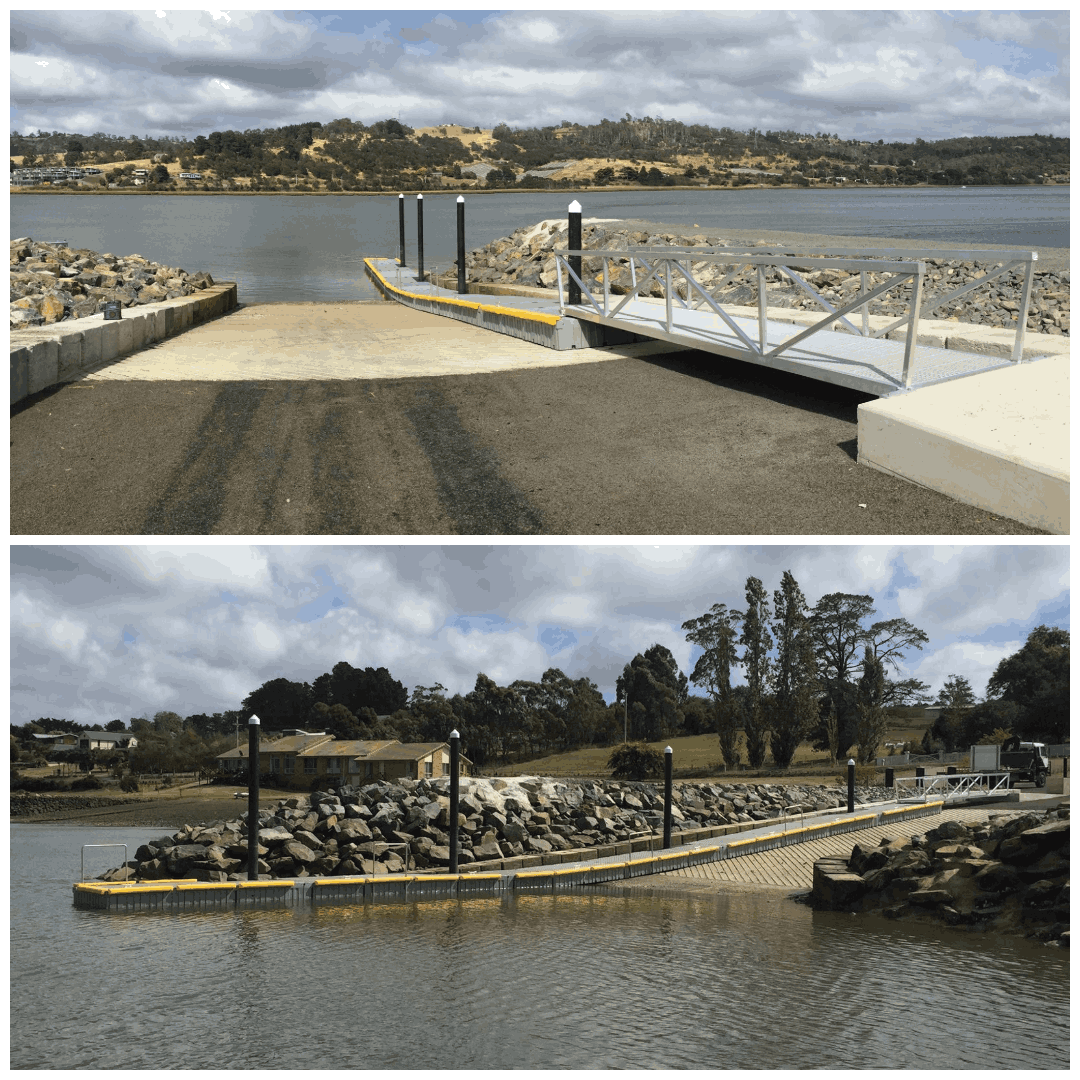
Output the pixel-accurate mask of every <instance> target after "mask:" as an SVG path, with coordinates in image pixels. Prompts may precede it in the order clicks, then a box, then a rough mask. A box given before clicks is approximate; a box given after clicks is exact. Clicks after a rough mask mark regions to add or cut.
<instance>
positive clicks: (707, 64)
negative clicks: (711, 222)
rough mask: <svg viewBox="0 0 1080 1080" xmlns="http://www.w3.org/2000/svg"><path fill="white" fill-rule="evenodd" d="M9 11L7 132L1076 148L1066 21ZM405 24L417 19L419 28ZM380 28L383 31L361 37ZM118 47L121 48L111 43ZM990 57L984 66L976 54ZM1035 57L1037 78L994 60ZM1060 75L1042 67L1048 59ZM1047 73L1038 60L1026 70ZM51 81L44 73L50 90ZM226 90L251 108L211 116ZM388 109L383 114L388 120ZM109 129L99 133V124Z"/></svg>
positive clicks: (227, 105) (219, 110)
mask: <svg viewBox="0 0 1080 1080" xmlns="http://www.w3.org/2000/svg"><path fill="white" fill-rule="evenodd" d="M109 16H110V17H109V18H108V19H102V18H101V15H100V13H98V12H84V11H79V10H71V11H66V12H65V13H64V19H63V22H62V25H59V26H58V25H57V20H56V19H55V17H54V14H53V13H52V12H46V11H18V12H13V13H12V20H11V23H12V42H13V46H12V65H11V66H12V72H13V77H12V86H11V99H12V107H13V114H12V123H13V126H14V127H16V128H18V129H19V130H22V129H23V128H26V127H30V126H38V127H44V128H46V129H48V130H53V129H55V130H75V127H74V125H73V124H71V123H70V122H69V118H70V117H71V116H72V115H73V114H74V113H75V111H78V113H79V115H80V116H85V115H89V116H91V117H94V118H96V119H95V121H94V123H93V124H91V125H86V126H87V127H88V130H108V131H114V130H115V131H117V132H127V131H129V130H136V131H143V130H149V128H148V127H147V125H148V124H149V123H151V117H152V110H151V108H150V106H151V104H152V103H153V102H155V101H167V102H168V103H169V104H170V105H171V106H172V111H171V116H170V117H169V118H168V119H161V118H157V119H154V120H153V123H154V124H155V126H156V127H155V132H154V133H155V134H172V133H185V134H190V135H193V134H196V133H198V132H200V131H201V132H203V133H205V132H207V131H209V130H211V129H213V128H218V129H221V128H226V127H234V128H238V129H244V128H248V127H268V126H278V125H281V124H286V123H296V122H299V121H301V120H303V119H311V118H313V117H317V118H319V119H322V120H323V121H324V122H326V121H328V120H330V119H334V118H335V117H338V116H342V115H350V116H352V117H353V118H354V119H357V120H361V121H363V122H365V123H371V122H372V121H374V120H377V119H382V118H383V117H384V116H385V115H389V114H390V113H391V112H396V111H399V110H400V113H401V116H402V119H404V120H405V121H406V122H407V123H410V124H412V125H413V126H422V125H427V124H435V123H440V122H442V123H445V122H450V121H455V122H461V123H477V124H481V125H485V126H490V125H493V124H495V123H497V122H500V121H505V122H507V123H510V124H512V125H515V126H543V125H547V124H557V123H559V121H560V120H562V119H563V118H570V119H575V120H578V121H581V122H598V121H599V120H600V119H601V118H603V117H607V118H616V117H620V116H622V115H623V114H624V113H626V112H630V113H631V114H633V115H635V116H644V115H650V116H663V117H675V118H678V119H682V120H684V121H686V122H700V123H709V124H712V125H713V126H716V127H720V126H724V125H727V126H731V127H736V128H744V129H745V128H746V127H749V126H756V127H758V128H760V129H761V130H765V129H768V128H772V129H774V130H786V129H794V130H797V131H817V130H822V129H826V130H829V131H839V132H840V133H841V134H842V135H843V136H844V137H855V136H860V135H862V134H863V133H864V132H865V131H866V130H868V129H869V130H873V131H875V132H877V133H878V135H879V137H883V138H885V139H886V140H887V141H890V140H892V139H906V140H910V139H913V138H914V137H915V136H921V137H923V138H945V137H950V136H953V135H957V134H965V133H966V134H984V133H986V134H995V133H997V134H1013V133H1014V132H1015V131H1016V129H1017V127H1018V126H1019V127H1020V128H1021V129H1022V130H1025V131H1030V130H1032V125H1033V124H1037V125H1038V126H1037V128H1036V130H1039V131H1043V130H1046V131H1053V132H1054V133H1055V134H1062V135H1064V134H1067V132H1068V124H1069V90H1068V51H1067V50H1068V32H1069V16H1068V13H1067V12H1065V11H1059V12H1049V13H1042V14H1040V13H1033V12H1021V11H1012V12H962V13H955V14H946V13H941V12H929V11H914V12H903V11H844V12H843V13H842V14H840V15H838V13H836V12H831V11H803V10H788V11H784V10H766V11H749V12H728V11H722V10H697V11H684V10H676V11H652V10H650V11H643V10H633V9H631V10H621V11H614V10H613V11H607V10H591V9H587V10H583V11H545V12H538V11H528V10H522V11H514V10H510V11H501V12H498V13H495V14H493V15H491V16H490V17H488V18H486V19H484V20H483V21H472V22H470V21H469V17H468V16H466V15H464V14H462V13H460V12H454V11H450V12H447V13H443V14H440V15H439V16H437V17H436V18H435V19H433V20H431V21H429V22H422V21H421V19H422V16H420V17H417V16H416V14H415V13H411V12H409V11H401V12H394V13H393V14H392V16H387V15H386V14H384V13H370V14H369V15H368V16H366V17H365V16H364V14H363V12H357V11H342V12H340V13H337V14H336V15H329V16H324V17H322V18H321V19H318V20H317V19H316V18H314V17H312V16H311V15H310V14H307V13H303V12H296V13H288V14H278V13H273V12H265V11H245V12H224V11H216V10H215V11H199V10H192V11H169V12H164V11H161V10H154V11H151V10H146V11H131V12H122V11H121V12H110V13H109ZM410 16H413V17H411V18H410ZM368 18H369V19H370V20H371V22H370V24H368V23H367V21H366V20H367V19H368ZM118 41H122V42H123V43H124V44H123V48H122V49H121V48H120V47H118V45H117V42H118ZM984 41H989V42H991V43H995V44H996V47H997V52H996V53H995V54H994V57H995V58H996V59H994V60H991V59H983V58H980V59H972V58H971V57H970V56H968V55H965V52H964V51H963V50H964V49H965V48H967V47H968V46H969V45H970V43H971V42H984ZM1029 50H1040V53H1039V62H1038V63H1037V64H1035V66H1034V67H1031V65H1028V67H1029V68H1031V70H1030V71H1029V70H1028V68H1025V67H1024V65H1023V64H1018V63H1015V62H1010V63H1008V64H1007V65H1006V66H1007V68H1008V70H1006V69H1005V68H1003V67H1002V66H1001V57H1004V56H1009V57H1014V58H1016V57H1019V58H1023V57H1025V56H1027V55H1028V51H1029ZM1042 53H1045V54H1046V56H1050V57H1052V58H1053V59H1052V60H1047V59H1046V56H1043V55H1042ZM1033 55H1034V54H1033ZM46 56H47V57H48V58H49V59H52V58H54V57H55V58H56V59H57V60H58V61H59V62H61V63H62V64H64V65H65V67H64V70H65V73H66V74H67V73H77V72H79V71H80V66H81V67H82V68H86V67H89V68H94V69H100V70H101V71H103V73H104V74H105V80H104V81H105V82H106V84H111V87H112V90H111V91H110V90H108V89H103V88H101V86H100V84H99V82H98V81H97V80H93V81H87V82H86V83H85V84H84V80H83V78H79V77H76V78H69V79H66V80H65V82H64V87H65V88H66V89H67V91H68V92H66V93H61V94H60V95H58V97H57V99H55V100H54V99H52V98H49V99H48V100H46V99H45V98H43V96H42V95H41V94H40V93H38V92H35V84H34V83H33V81H32V80H29V79H28V78H27V77H26V76H25V75H23V74H20V71H21V68H20V63H21V61H22V60H24V59H26V60H29V61H30V62H31V63H32V64H43V63H46V62H48V61H47V59H46ZM39 74H40V72H39ZM208 78H217V79H219V80H223V81H224V82H225V83H226V84H227V85H228V87H229V89H230V90H233V91H237V92H239V93H240V94H241V96H239V97H237V98H236V99H232V98H230V99H228V101H227V102H221V101H218V102H217V103H215V104H212V106H211V107H212V108H213V109H214V110H215V111H213V112H211V113H210V114H209V116H208V114H207V105H206V102H204V101H202V100H201V98H200V87H201V86H202V84H203V82H204V81H205V80H206V79H208ZM388 102H392V103H393V105H392V106H389V105H388V104H387V103H388ZM95 125H96V126H95Z"/></svg>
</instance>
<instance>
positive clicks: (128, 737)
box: [78, 731, 139, 750]
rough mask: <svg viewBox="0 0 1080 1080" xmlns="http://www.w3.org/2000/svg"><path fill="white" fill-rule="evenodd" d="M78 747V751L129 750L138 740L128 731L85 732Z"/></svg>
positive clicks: (80, 737)
mask: <svg viewBox="0 0 1080 1080" xmlns="http://www.w3.org/2000/svg"><path fill="white" fill-rule="evenodd" d="M78 745H79V749H80V750H129V749H131V748H132V747H133V746H138V745H139V740H138V739H137V738H136V737H135V736H134V735H132V734H131V732H130V731H87V732H86V733H85V734H83V735H80V736H79V743H78Z"/></svg>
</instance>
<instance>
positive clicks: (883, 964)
mask: <svg viewBox="0 0 1080 1080" xmlns="http://www.w3.org/2000/svg"><path fill="white" fill-rule="evenodd" d="M161 834H162V830H146V829H117V828H113V829H103V828H90V827H81V828H80V827H72V826H60V825H57V826H52V825H14V826H11V962H10V970H11V1010H10V1014H11V1015H10V1023H11V1065H12V1067H13V1068H17V1069H104V1068H109V1069H122V1068H129V1069H164V1068H186V1069H210V1068H217V1069H230V1068H236V1069H239V1068H245V1069H248V1068H266V1069H274V1068H277V1069H315V1068H335V1067H337V1068H387V1069H391V1068H393V1069H406V1068H408V1069H424V1068H444V1069H445V1068H454V1069H466V1068H468V1069H507V1070H508V1069H515V1068H528V1069H545V1068H550V1069H562V1068H567V1069H569V1068H574V1069H586V1068H587V1069H601V1068H693V1069H704V1068H726V1069H731V1068H742V1069H802V1068H837V1069H840V1068H879V1069H891V1068H924V1069H946V1068H948V1069H962V1068H980V1069H987V1068H993V1069H1003V1068H1005V1069H1019V1068H1032V1069H1063V1068H1067V1067H1068V1063H1069V964H1068V957H1067V955H1066V954H1063V953H1062V952H1059V951H1058V950H1055V949H1049V948H1045V947H1042V946H1038V945H1035V944H1034V943H1032V942H1028V941H1024V940H1022V939H1021V940H1014V939H994V938H988V937H979V936H974V935H968V934H964V933H961V932H959V931H952V930H946V929H939V928H935V927H924V926H913V925H906V924H905V925H898V924H894V923H890V922H888V921H886V920H883V919H877V918H872V917H865V916H862V917H854V916H850V915H839V914H833V913H823V912H813V911H811V910H810V909H809V908H807V907H805V906H803V905H801V904H797V903H795V902H793V901H791V900H789V899H787V897H786V896H784V895H783V894H782V893H776V892H771V891H770V892H760V891H738V892H727V893H716V894H708V895H703V894H700V893H695V894H692V895H691V894H688V895H681V894H678V893H674V892H670V891H664V890H661V891H660V892H657V893H654V894H653V895H640V894H638V895H631V894H629V893H622V892H620V891H619V890H616V889H610V890H608V891H604V892H601V891H596V892H589V893H584V894H581V895H567V896H557V897H539V896H522V897H517V898H514V899H507V900H494V899H493V900H470V901H464V902H460V903H459V902H456V901H446V902H431V903H425V904H415V905H403V906H390V905H387V906H376V907H372V906H367V907H365V906H363V905H333V906H330V905H327V906H324V907H294V908H288V909H281V910H258V911H240V912H233V913H229V912H208V913H205V914H200V913H184V914H177V915H167V914H166V915H163V914H154V913H139V914H132V915H113V914H109V913H106V912H94V911H77V910H75V908H74V907H73V906H72V903H71V885H72V883H73V882H75V881H77V880H78V877H79V849H80V845H82V844H87V843H116V842H119V843H127V844H129V845H131V852H130V853H131V854H132V855H134V850H135V847H136V846H137V845H138V844H140V843H144V842H146V841H147V840H150V839H152V838H154V837H156V836H159V835H161ZM86 857H87V874H88V876H92V875H94V874H96V873H99V872H100V871H101V870H102V869H104V868H105V867H106V866H115V865H118V864H119V862H120V860H121V859H122V858H123V852H122V851H120V850H113V851H100V850H99V851H88V852H87V853H86ZM658 880H659V879H658Z"/></svg>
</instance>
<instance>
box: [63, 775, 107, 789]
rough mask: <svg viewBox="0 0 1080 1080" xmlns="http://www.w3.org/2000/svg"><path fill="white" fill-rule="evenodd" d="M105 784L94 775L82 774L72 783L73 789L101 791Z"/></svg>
mask: <svg viewBox="0 0 1080 1080" xmlns="http://www.w3.org/2000/svg"><path fill="white" fill-rule="evenodd" d="M104 786H105V785H104V784H103V783H102V782H101V781H100V780H99V779H98V778H97V777H96V776H94V775H92V774H91V775H90V776H80V777H79V778H78V780H73V781H72V783H71V788H70V789H69V790H71V791H100V790H101V789H102V788H103V787H104Z"/></svg>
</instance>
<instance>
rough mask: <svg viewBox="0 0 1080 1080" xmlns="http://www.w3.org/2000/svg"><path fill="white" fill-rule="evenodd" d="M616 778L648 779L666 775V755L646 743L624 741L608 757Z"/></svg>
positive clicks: (609, 766) (612, 772) (608, 764)
mask: <svg viewBox="0 0 1080 1080" xmlns="http://www.w3.org/2000/svg"><path fill="white" fill-rule="evenodd" d="M607 767H608V768H609V769H611V775H612V777H613V778H614V779H615V780H647V779H652V778H659V777H662V776H663V775H664V755H663V754H661V753H660V752H659V751H658V750H653V749H652V748H651V747H648V746H646V745H645V743H623V744H622V745H621V746H616V747H615V749H614V750H613V751H612V752H611V757H609V758H608V763H607Z"/></svg>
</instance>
